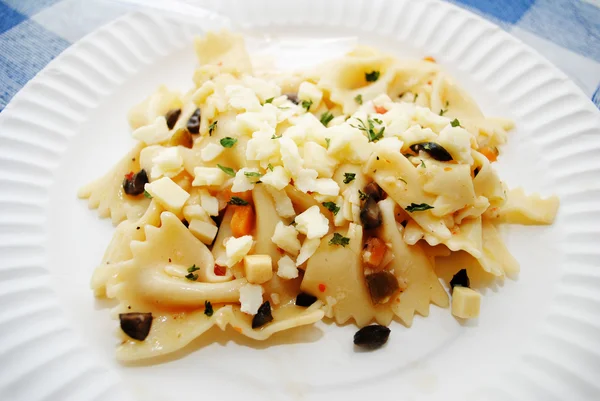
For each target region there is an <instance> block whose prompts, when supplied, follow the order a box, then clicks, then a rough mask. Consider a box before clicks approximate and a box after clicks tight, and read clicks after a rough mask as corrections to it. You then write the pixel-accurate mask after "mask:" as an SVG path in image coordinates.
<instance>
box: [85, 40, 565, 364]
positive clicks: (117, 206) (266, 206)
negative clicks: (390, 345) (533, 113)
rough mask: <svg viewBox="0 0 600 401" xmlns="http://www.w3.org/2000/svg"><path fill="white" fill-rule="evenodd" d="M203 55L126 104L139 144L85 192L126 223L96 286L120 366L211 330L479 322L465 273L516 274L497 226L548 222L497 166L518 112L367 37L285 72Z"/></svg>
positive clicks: (373, 331)
mask: <svg viewBox="0 0 600 401" xmlns="http://www.w3.org/2000/svg"><path fill="white" fill-rule="evenodd" d="M195 47H196V52H197V56H198V61H199V67H198V68H197V70H196V71H195V73H194V77H193V87H192V88H191V89H190V90H189V91H188V92H187V93H180V92H177V91H172V90H169V89H168V88H166V87H160V88H158V89H157V90H156V92H155V93H153V94H151V95H150V96H149V97H147V98H146V99H144V100H143V101H142V102H141V103H139V104H138V105H136V106H134V107H133V108H132V109H131V111H130V112H129V114H128V120H129V124H130V126H131V128H132V130H133V134H132V135H133V138H135V139H136V140H137V144H136V145H135V146H134V147H133V148H132V149H131V151H130V152H129V153H127V154H126V155H125V157H124V158H123V159H122V160H121V161H120V162H118V163H117V164H116V165H115V166H114V167H113V168H112V169H111V170H110V171H109V172H108V173H107V174H106V175H105V176H104V177H102V178H100V179H98V180H96V181H94V182H92V183H91V184H89V185H87V186H85V187H84V188H82V189H81V190H80V192H79V196H80V197H81V198H87V199H88V202H89V206H90V207H91V208H95V209H98V212H99V214H100V216H101V217H110V218H111V219H112V221H113V223H114V224H115V225H117V226H116V230H115V233H114V237H113V239H112V241H111V242H110V244H109V246H108V249H107V250H106V252H105V255H104V258H103V260H102V262H101V263H100V265H99V266H98V267H97V268H96V269H95V271H94V274H93V277H92V283H91V286H92V288H93V290H94V292H95V295H96V296H98V297H107V298H112V299H116V300H117V301H118V306H117V307H116V308H115V309H114V310H113V314H114V317H115V319H118V320H119V321H120V328H121V330H119V336H120V339H121V340H122V341H121V344H120V345H119V346H118V349H117V358H118V359H119V360H123V361H128V360H139V359H145V358H151V357H155V356H158V355H162V354H167V353H170V352H173V351H176V350H178V349H180V348H182V347H184V346H185V345H187V344H188V343H190V342H191V341H192V340H194V339H195V338H197V337H198V336H200V335H202V334H203V333H204V332H206V331H207V330H208V329H210V328H211V327H213V326H218V327H219V328H221V329H223V330H225V329H226V328H227V327H228V326H231V328H233V330H236V331H238V332H239V333H241V334H243V335H245V336H247V337H250V338H253V339H255V340H266V339H267V338H269V337H270V336H271V335H273V334H274V333H276V332H280V331H284V330H288V329H291V328H294V327H298V326H301V325H310V324H314V323H315V322H318V321H319V320H321V319H323V318H328V319H333V320H334V321H335V322H337V323H338V324H342V323H345V322H347V321H350V320H352V321H353V322H354V323H355V324H356V325H357V326H358V327H359V328H361V330H359V331H358V332H357V333H356V335H355V337H354V342H355V344H357V345H359V346H366V347H370V348H376V347H378V346H381V345H382V344H383V343H385V341H386V340H387V338H388V336H389V333H390V330H389V328H387V327H386V326H388V325H389V324H390V323H391V321H392V320H394V319H396V320H399V321H400V322H402V323H403V324H405V325H406V326H410V325H411V324H412V321H413V317H414V315H415V313H418V314H420V315H423V316H427V315H428V313H429V305H430V303H433V304H435V305H437V306H440V307H449V306H450V305H451V312H452V314H453V315H454V316H456V317H457V318H461V319H463V318H472V317H476V316H477V315H478V314H479V306H480V302H481V295H480V293H479V292H477V291H476V290H475V289H474V288H475V287H476V286H472V285H471V281H473V280H476V279H477V276H481V275H488V276H490V277H503V276H505V275H512V274H515V273H517V272H518V271H519V265H518V263H517V261H516V260H515V259H514V257H512V256H511V255H510V253H509V252H508V250H507V248H506V246H505V244H504V242H503V241H502V239H501V237H500V235H499V233H498V226H499V225H500V224H503V223H515V224H551V223H552V222H553V220H554V217H555V215H556V212H557V210H558V199H557V198H556V197H551V198H548V199H542V198H541V197H540V196H539V195H526V194H525V192H524V191H523V190H522V189H521V188H517V189H508V188H507V187H506V185H505V184H504V183H503V182H502V181H501V180H500V178H499V176H498V174H497V173H496V171H495V170H494V168H493V166H494V162H495V161H496V159H497V156H498V153H499V151H498V148H499V147H500V146H501V145H503V144H505V143H506V141H507V139H508V134H507V133H508V132H509V131H510V130H511V129H512V128H513V123H512V122H511V121H509V120H506V119H501V118H490V117H486V116H484V115H483V114H482V112H481V111H480V109H479V107H478V106H477V104H476V103H475V102H474V101H473V99H471V97H470V96H469V95H468V94H467V93H465V92H464V91H463V90H462V89H461V88H459V87H458V86H457V85H456V84H455V83H454V81H453V80H452V79H451V77H449V76H448V75H447V74H446V73H445V72H444V70H443V69H442V68H441V67H440V66H439V65H438V64H437V63H436V62H435V60H433V59H431V58H426V59H424V60H398V59H396V58H394V57H392V56H390V55H387V54H385V53H382V52H380V51H378V50H375V49H372V48H368V47H358V48H356V49H354V50H353V51H351V52H350V53H348V54H347V55H345V56H344V57H342V58H339V59H335V60H332V61H330V62H327V63H325V64H323V65H320V66H317V67H315V68H312V69H310V70H307V71H301V72H295V73H284V72H274V71H272V70H260V69H258V68H253V63H252V60H251V58H250V56H249V55H248V53H247V52H246V49H245V45H244V40H243V38H242V37H241V36H238V35H236V34H233V33H229V32H225V31H224V32H220V33H209V34H207V35H206V36H205V37H203V38H198V39H197V40H196V43H195ZM441 261H443V262H444V263H441ZM442 264H443V265H444V266H446V267H447V266H450V270H449V271H445V273H442V272H441V271H440V266H441V265H442ZM438 276H439V277H440V278H442V279H443V281H444V282H445V283H446V284H447V286H448V287H449V288H450V291H451V294H452V302H450V298H449V296H448V292H447V290H446V289H445V288H444V285H443V284H442V282H440V279H439V278H438ZM471 287H474V288H471ZM372 323H375V324H372Z"/></svg>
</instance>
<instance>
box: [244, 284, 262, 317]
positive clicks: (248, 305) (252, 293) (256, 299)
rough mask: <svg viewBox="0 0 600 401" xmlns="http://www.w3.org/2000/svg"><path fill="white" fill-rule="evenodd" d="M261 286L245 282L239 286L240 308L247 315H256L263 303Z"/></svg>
mask: <svg viewBox="0 0 600 401" xmlns="http://www.w3.org/2000/svg"><path fill="white" fill-rule="evenodd" d="M262 294H263V288H262V287H261V286H260V285H258V284H245V285H243V286H242V287H241V288H240V305H241V307H240V310H241V311H242V312H244V313H247V314H249V315H256V313H257V312H258V308H260V306H261V305H262V303H263V298H262Z"/></svg>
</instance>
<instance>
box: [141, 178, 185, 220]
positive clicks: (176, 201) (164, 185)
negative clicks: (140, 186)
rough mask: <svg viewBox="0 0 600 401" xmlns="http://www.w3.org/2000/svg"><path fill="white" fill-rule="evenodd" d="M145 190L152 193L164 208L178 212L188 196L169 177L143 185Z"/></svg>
mask: <svg viewBox="0 0 600 401" xmlns="http://www.w3.org/2000/svg"><path fill="white" fill-rule="evenodd" d="M144 189H145V190H146V192H148V193H149V194H150V195H152V197H153V198H155V199H156V200H157V201H158V202H159V203H160V204H161V205H162V206H163V207H164V208H165V209H167V210H168V211H170V212H173V213H175V214H180V213H181V209H182V208H183V205H185V202H186V201H187V200H188V198H189V197H190V194H189V193H187V192H186V191H185V190H184V189H183V188H181V187H180V186H179V185H177V184H175V183H174V182H173V180H171V179H170V178H169V177H163V178H161V179H159V180H156V181H154V182H151V183H148V184H146V185H145V186H144Z"/></svg>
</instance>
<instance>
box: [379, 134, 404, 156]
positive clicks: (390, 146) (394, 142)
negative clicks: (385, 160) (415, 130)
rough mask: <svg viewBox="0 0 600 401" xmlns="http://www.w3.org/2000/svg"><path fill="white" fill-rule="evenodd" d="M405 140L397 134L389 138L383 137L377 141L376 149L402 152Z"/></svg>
mask: <svg viewBox="0 0 600 401" xmlns="http://www.w3.org/2000/svg"><path fill="white" fill-rule="evenodd" d="M402 145H404V144H403V142H402V141H401V140H400V139H398V138H396V137H395V136H392V137H389V138H383V139H381V140H379V141H377V142H376V143H375V148H376V149H381V150H389V151H392V152H396V153H400V152H401V151H402Z"/></svg>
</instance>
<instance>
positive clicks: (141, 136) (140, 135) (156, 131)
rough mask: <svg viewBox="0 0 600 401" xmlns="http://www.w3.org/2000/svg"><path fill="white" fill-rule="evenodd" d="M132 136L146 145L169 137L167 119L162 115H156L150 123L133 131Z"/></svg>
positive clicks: (154, 143)
mask: <svg viewBox="0 0 600 401" xmlns="http://www.w3.org/2000/svg"><path fill="white" fill-rule="evenodd" d="M132 136H133V137H134V138H135V139H137V140H139V141H142V142H144V143H145V144H146V145H156V144H159V143H161V142H164V141H166V140H167V139H169V138H170V137H171V132H170V131H169V127H167V120H166V119H165V117H164V116H158V117H156V119H155V120H154V122H153V123H152V124H149V125H145V126H143V127H140V128H138V129H136V130H135V131H133V134H132Z"/></svg>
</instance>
